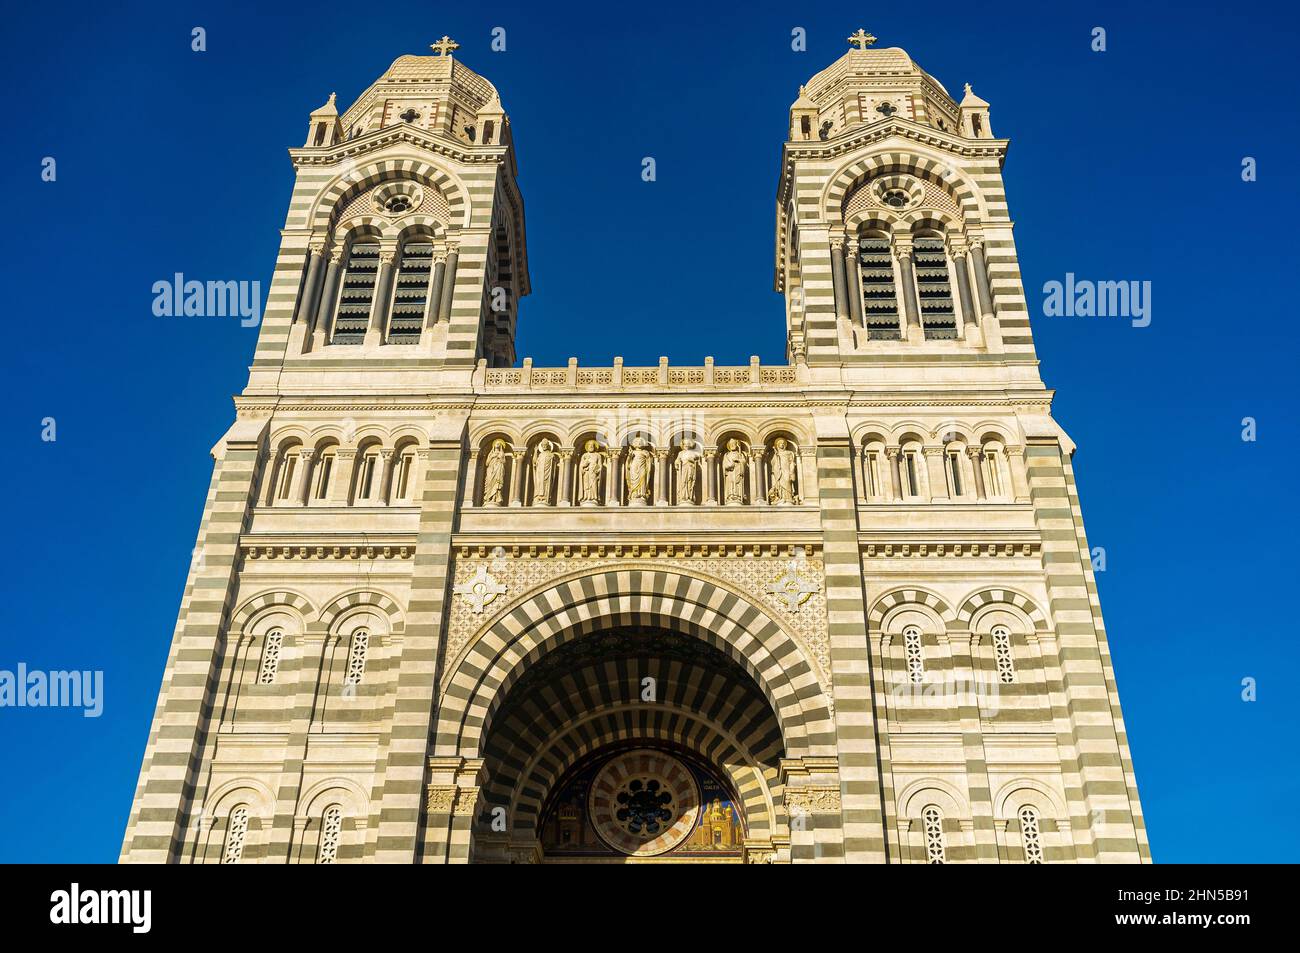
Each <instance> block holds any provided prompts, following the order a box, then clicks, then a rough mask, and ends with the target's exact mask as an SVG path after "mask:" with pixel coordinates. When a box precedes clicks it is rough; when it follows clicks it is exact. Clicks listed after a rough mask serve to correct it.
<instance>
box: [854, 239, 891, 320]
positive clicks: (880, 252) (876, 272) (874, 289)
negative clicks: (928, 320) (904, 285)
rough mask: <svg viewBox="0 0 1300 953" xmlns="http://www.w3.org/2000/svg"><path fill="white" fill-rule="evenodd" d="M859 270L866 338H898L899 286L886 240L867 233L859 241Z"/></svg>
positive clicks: (887, 240)
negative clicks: (895, 281)
mask: <svg viewBox="0 0 1300 953" xmlns="http://www.w3.org/2000/svg"><path fill="white" fill-rule="evenodd" d="M858 272H859V274H860V275H861V276H862V314H863V319H864V322H865V324H866V326H867V340H874V341H897V340H899V339H900V337H901V333H900V330H899V327H900V326H899V320H898V289H897V288H896V287H895V285H894V259H893V255H892V254H891V253H890V245H889V239H888V238H886V237H882V236H879V235H873V234H868V235H867V236H866V237H864V238H862V239H861V240H860V241H859V242H858Z"/></svg>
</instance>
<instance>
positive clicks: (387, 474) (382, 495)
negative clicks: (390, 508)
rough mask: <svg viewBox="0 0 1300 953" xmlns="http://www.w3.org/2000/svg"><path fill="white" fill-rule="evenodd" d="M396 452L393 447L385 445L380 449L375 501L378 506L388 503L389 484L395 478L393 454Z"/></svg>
mask: <svg viewBox="0 0 1300 953" xmlns="http://www.w3.org/2000/svg"><path fill="white" fill-rule="evenodd" d="M395 453H396V451H394V450H393V449H392V448H391V447H384V448H383V449H381V450H380V451H379V461H380V469H379V485H378V486H376V487H375V488H374V497H375V498H374V503H375V505H376V506H387V505H388V497H389V492H388V484H389V483H390V482H391V481H392V479H393V456H394V454H395Z"/></svg>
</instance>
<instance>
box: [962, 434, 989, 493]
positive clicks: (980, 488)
mask: <svg viewBox="0 0 1300 953" xmlns="http://www.w3.org/2000/svg"><path fill="white" fill-rule="evenodd" d="M966 456H968V457H969V458H970V468H971V475H972V486H973V490H974V496H975V499H977V500H983V499H987V498H988V491H987V490H986V489H985V488H984V465H983V460H984V451H982V450H981V449H980V448H979V447H967V448H966Z"/></svg>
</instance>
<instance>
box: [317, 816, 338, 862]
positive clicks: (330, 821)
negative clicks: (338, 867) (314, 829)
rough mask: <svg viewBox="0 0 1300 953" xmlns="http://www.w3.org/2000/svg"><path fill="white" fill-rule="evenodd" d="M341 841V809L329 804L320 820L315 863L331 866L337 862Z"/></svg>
mask: <svg viewBox="0 0 1300 953" xmlns="http://www.w3.org/2000/svg"><path fill="white" fill-rule="evenodd" d="M342 839H343V808H341V807H339V805H337V804H331V805H330V806H329V807H327V808H325V813H324V814H322V815H321V820H320V845H319V846H318V847H317V848H316V863H318V864H332V863H334V862H336V861H337V860H338V856H339V841H341V840H342Z"/></svg>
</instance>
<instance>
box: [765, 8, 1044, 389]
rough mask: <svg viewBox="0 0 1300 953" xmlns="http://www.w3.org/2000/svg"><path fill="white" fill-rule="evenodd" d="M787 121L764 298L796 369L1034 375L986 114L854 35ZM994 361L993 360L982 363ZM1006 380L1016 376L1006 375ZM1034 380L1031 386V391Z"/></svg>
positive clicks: (1001, 147)
mask: <svg viewBox="0 0 1300 953" xmlns="http://www.w3.org/2000/svg"><path fill="white" fill-rule="evenodd" d="M848 40H849V44H850V47H851V48H850V49H849V50H848V52H846V53H845V54H844V55H843V56H842V57H840V59H838V60H837V61H835V62H834V63H832V64H831V65H830V66H829V67H827V68H826V69H824V70H822V71H821V72H820V73H818V74H817V75H815V76H813V77H812V78H811V79H810V80H809V81H808V82H807V83H806V84H805V85H804V86H803V87H801V89H800V92H799V98H798V99H797V100H796V101H795V102H794V104H793V105H792V106H791V108H790V127H789V139H788V140H787V142H786V143H785V147H784V151H783V156H782V164H781V175H780V181H779V183H778V187H777V210H776V211H777V230H776V281H775V287H776V290H777V291H779V292H781V293H782V294H783V295H784V297H785V304H786V320H787V329H788V338H787V340H788V351H789V356H790V359H791V360H792V361H796V362H801V361H806V362H807V363H808V364H809V365H812V366H817V365H822V366H825V365H840V366H852V365H861V364H870V365H882V364H892V365H895V366H896V365H898V364H899V362H900V359H901V360H902V362H903V363H906V362H909V361H915V360H919V359H930V358H933V359H939V358H942V359H943V361H944V363H945V366H947V367H970V368H971V369H972V371H973V372H974V373H975V374H976V375H977V376H978V375H980V374H982V373H983V372H982V371H980V370H978V368H982V367H985V366H987V365H988V364H989V363H990V361H989V356H990V355H996V356H998V357H999V358H1001V359H1002V361H1005V362H1006V363H1008V364H1011V365H1017V364H1018V365H1022V367H1023V368H1024V369H1025V373H1024V374H1021V375H1020V377H1021V379H1026V377H1025V375H1026V374H1029V373H1030V372H1029V370H1028V369H1029V368H1031V367H1032V365H1033V363H1034V354H1033V345H1032V342H1031V339H1030V335H1029V325H1028V321H1027V319H1026V315H1025V310H1026V309H1025V305H1024V296H1023V292H1022V290H1021V288H1020V283H1019V276H1018V270H1017V268H1016V264H1015V248H1014V244H1013V242H1012V238H1011V222H1010V220H1009V218H1008V217H1007V207H1006V201H1005V198H1004V194H1003V185H1002V175H1001V168H1002V162H1003V159H1004V157H1005V155H1006V148H1007V141H1006V140H1004V139H997V138H995V137H994V136H993V132H992V129H991V127H990V125H989V104H988V103H987V102H985V101H984V100H982V99H980V98H979V97H977V96H975V95H974V93H973V92H971V90H970V86H969V85H967V86H966V96H965V98H964V99H963V100H962V101H961V102H960V103H958V102H956V101H955V100H954V99H953V98H952V97H951V96H950V95H949V94H948V91H947V90H946V89H945V88H944V86H943V84H941V83H940V82H939V81H938V80H936V79H935V78H934V77H932V76H930V75H929V74H928V73H926V72H925V70H923V69H921V68H920V67H919V66H918V65H917V64H916V63H915V62H913V61H912V59H911V57H910V56H908V54H907V53H906V52H904V51H903V50H901V49H877V48H874V47H873V45H872V44H874V43H875V40H876V38H875V37H873V36H871V34H869V33H866V32H865V31H863V30H858V31H857V32H856V33H855V34H853V35H852V36H850V37H849V38H848ZM1002 361H997V360H995V361H993V362H992V363H994V364H999V363H1002ZM1013 376H1015V375H1014V374H1013ZM1036 378H1037V375H1036V372H1032V379H1034V380H1036Z"/></svg>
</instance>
